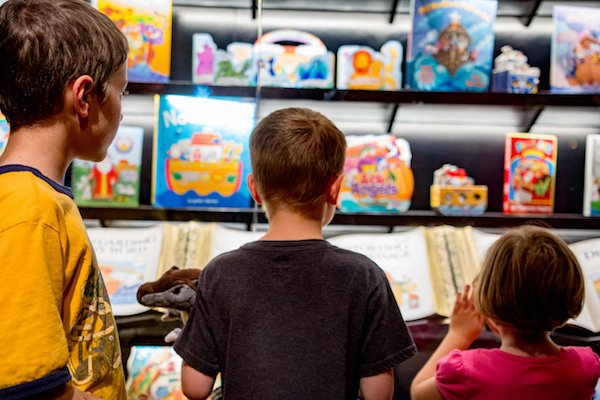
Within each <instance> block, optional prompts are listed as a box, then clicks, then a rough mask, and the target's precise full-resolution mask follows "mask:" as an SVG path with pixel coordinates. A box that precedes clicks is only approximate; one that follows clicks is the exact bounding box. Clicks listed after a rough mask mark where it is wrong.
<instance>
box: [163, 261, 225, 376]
mask: <svg viewBox="0 0 600 400" xmlns="http://www.w3.org/2000/svg"><path fill="white" fill-rule="evenodd" d="M207 275H208V274H207V273H206V269H205V272H204V273H202V274H201V275H200V279H199V281H198V292H197V293H196V301H195V303H194V306H193V307H192V310H191V311H190V316H189V319H188V321H187V323H186V324H185V326H184V327H183V330H182V331H181V333H180V334H179V337H178V338H177V341H176V342H175V344H174V346H173V347H174V349H175V351H176V352H177V353H178V354H179V355H180V356H181V358H183V360H184V361H185V362H186V363H188V364H189V365H190V366H191V367H192V368H194V369H195V370H197V371H199V372H202V373H203V374H205V375H208V376H212V377H216V376H217V373H218V372H219V364H218V357H217V349H216V344H215V341H214V337H213V335H212V333H211V330H210V318H209V309H208V304H207V302H206V299H205V298H204V297H203V293H205V290H204V288H205V287H206V276H207Z"/></svg>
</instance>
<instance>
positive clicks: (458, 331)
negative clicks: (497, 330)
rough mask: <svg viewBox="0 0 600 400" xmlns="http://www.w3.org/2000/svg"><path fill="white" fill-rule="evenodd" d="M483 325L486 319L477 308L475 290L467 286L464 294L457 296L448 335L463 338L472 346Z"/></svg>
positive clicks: (460, 293)
mask: <svg viewBox="0 0 600 400" xmlns="http://www.w3.org/2000/svg"><path fill="white" fill-rule="evenodd" d="M483 323H484V318H483V316H482V315H481V313H480V312H479V310H478V309H477V307H476V306H475V299H474V298H473V290H472V289H471V286H470V285H466V286H465V290H464V291H463V292H459V293H457V294H456V301H455V303H454V309H453V310H452V315H451V316H450V328H449V331H448V334H449V335H450V334H452V335H455V336H456V337H457V338H463V339H464V340H466V341H468V342H469V345H470V344H471V343H473V341H475V339H477V337H478V336H479V334H480V333H481V329H482V328H483Z"/></svg>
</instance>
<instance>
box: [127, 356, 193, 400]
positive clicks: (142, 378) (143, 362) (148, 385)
mask: <svg viewBox="0 0 600 400" xmlns="http://www.w3.org/2000/svg"><path fill="white" fill-rule="evenodd" d="M182 362H183V360H182V359H181V357H180V356H179V355H178V354H177V353H175V350H173V347H172V346H132V347H131V351H130V353H129V358H128V359H127V372H128V377H127V383H126V388H127V398H128V399H153V400H167V399H180V400H183V399H185V397H184V396H183V392H182V389H181V365H182Z"/></svg>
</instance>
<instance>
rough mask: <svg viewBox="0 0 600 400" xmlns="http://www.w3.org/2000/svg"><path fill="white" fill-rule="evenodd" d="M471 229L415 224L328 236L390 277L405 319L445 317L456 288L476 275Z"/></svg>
mask: <svg viewBox="0 0 600 400" xmlns="http://www.w3.org/2000/svg"><path fill="white" fill-rule="evenodd" d="M469 235H470V230H469V229H466V228H456V227H451V226H438V227H427V228H425V227H419V228H413V229H410V230H408V231H404V232H397V233H386V234H347V235H340V236H334V237H332V238H329V239H328V240H329V242H330V243H332V244H333V245H335V246H338V247H340V248H344V249H348V250H352V251H356V252H358V253H362V254H364V255H366V256H367V257H369V258H370V259H372V260H373V261H375V263H377V265H379V267H381V268H382V269H383V270H384V271H385V273H386V275H387V276H388V279H389V282H390V286H391V287H392V291H393V293H394V296H395V297H396V301H397V302H398V305H399V307H400V310H401V312H402V316H403V317H404V319H405V320H407V321H412V320H416V319H421V318H425V317H428V316H431V315H435V314H438V315H441V316H446V317H447V316H449V315H450V313H451V311H452V307H453V305H454V299H455V298H456V293H457V291H460V290H462V288H463V287H464V284H465V282H470V281H471V280H472V278H473V277H474V276H475V274H476V270H475V265H477V262H476V254H475V252H474V249H473V246H472V245H471V244H470V243H469V239H470V236H469Z"/></svg>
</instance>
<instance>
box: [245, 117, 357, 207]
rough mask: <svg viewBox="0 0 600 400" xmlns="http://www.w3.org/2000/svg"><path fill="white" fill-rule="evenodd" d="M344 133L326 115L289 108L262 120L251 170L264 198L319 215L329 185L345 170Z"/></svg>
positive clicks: (253, 144)
mask: <svg viewBox="0 0 600 400" xmlns="http://www.w3.org/2000/svg"><path fill="white" fill-rule="evenodd" d="M345 151H346V139H345V137H344V134H343V133H342V132H341V131H340V130H339V129H338V128H337V127H336V126H335V125H334V124H333V122H331V121H330V120H329V119H327V118H326V117H325V116H323V115H322V114H320V113H318V112H316V111H313V110H310V109H307V108H284V109H280V110H277V111H274V112H272V113H271V114H269V115H268V116H266V117H265V118H263V119H262V120H261V121H260V122H259V123H258V124H257V125H256V127H255V128H254V131H253V132H252V135H251V136H250V157H251V159H252V173H253V175H254V180H255V182H256V186H257V189H258V191H259V194H260V196H261V197H262V199H263V200H264V201H267V202H269V204H270V205H272V206H275V207H289V208H290V209H293V210H295V211H298V212H301V213H302V214H303V215H307V216H318V214H317V213H320V212H321V211H320V210H321V209H319V207H318V206H319V205H322V202H323V200H324V199H323V196H324V194H325V191H326V189H327V186H328V184H329V183H330V182H331V180H332V179H335V178H336V177H337V176H339V174H341V173H342V171H343V168H344V157H345Z"/></svg>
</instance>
